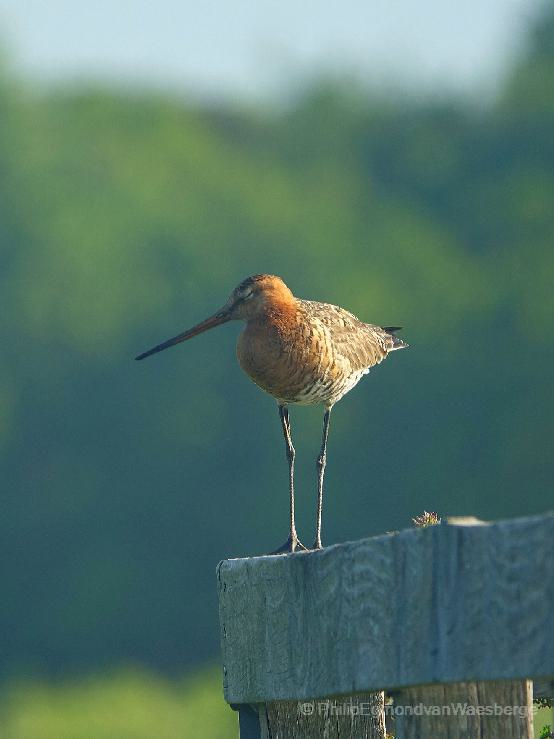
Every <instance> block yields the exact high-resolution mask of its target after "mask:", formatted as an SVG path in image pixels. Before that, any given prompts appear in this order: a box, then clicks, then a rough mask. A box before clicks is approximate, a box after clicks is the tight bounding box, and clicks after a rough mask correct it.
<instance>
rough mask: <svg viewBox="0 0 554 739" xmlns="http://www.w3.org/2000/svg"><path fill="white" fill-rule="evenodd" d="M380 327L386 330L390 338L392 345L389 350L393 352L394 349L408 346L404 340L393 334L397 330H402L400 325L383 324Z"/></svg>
mask: <svg viewBox="0 0 554 739" xmlns="http://www.w3.org/2000/svg"><path fill="white" fill-rule="evenodd" d="M382 328H383V331H386V332H387V334H389V336H390V337H391V339H392V346H391V347H390V349H389V351H391V352H394V351H396V349H406V348H407V347H409V346H410V345H409V344H407V343H406V342H405V341H402V339H400V338H399V337H398V336H395V333H396V332H397V331H402V326H383V327H382Z"/></svg>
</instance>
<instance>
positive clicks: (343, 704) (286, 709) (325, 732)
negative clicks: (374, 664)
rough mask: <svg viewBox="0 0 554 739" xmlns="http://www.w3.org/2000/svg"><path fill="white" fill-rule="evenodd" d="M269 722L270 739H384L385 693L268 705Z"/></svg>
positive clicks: (279, 702) (280, 702)
mask: <svg viewBox="0 0 554 739" xmlns="http://www.w3.org/2000/svg"><path fill="white" fill-rule="evenodd" d="M266 719H267V726H268V737H271V739H322V737H328V739H385V713H384V695H383V693H382V692H378V693H367V694H356V695H353V696H348V698H342V699H340V698H339V699H319V700H314V701H306V702H298V701H277V702H273V703H268V704H267V705H266ZM241 739H242V735H241Z"/></svg>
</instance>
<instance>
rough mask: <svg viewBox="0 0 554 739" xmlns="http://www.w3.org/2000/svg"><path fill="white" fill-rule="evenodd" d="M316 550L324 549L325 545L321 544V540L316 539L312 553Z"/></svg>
mask: <svg viewBox="0 0 554 739" xmlns="http://www.w3.org/2000/svg"><path fill="white" fill-rule="evenodd" d="M315 549H323V544H322V543H321V539H316V540H315V541H314V543H313V546H312V549H311V551H314V550H315Z"/></svg>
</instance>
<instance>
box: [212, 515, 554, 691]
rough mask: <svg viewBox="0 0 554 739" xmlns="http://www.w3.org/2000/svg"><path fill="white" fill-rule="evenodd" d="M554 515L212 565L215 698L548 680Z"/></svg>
mask: <svg viewBox="0 0 554 739" xmlns="http://www.w3.org/2000/svg"><path fill="white" fill-rule="evenodd" d="M553 542H554V514H553V513H550V514H545V515H543V516H536V517H531V518H524V519H515V520H510V521H500V522H496V523H491V524H486V525H474V522H470V525H459V524H456V523H450V524H441V525H438V526H431V527H429V528H425V529H410V530H406V531H402V532H400V533H398V534H394V535H386V536H379V537H375V538H371V539H364V540H361V541H357V542H350V543H346V544H341V545H337V546H333V547H329V548H327V549H324V550H322V551H319V552H310V553H308V554H306V553H299V554H294V555H288V556H278V557H257V558H250V559H236V560H226V561H224V562H222V563H220V565H219V568H218V581H219V602H220V622H221V642H222V650H223V665H224V689H225V697H226V699H227V701H228V702H231V703H263V702H267V701H272V700H287V699H289V700H290V699H293V700H309V699H311V698H318V697H323V696H331V695H340V694H351V693H354V692H369V691H377V690H380V689H392V688H399V687H404V686H411V685H422V684H432V683H437V682H440V683H446V682H462V681H477V680H512V679H524V678H535V677H536V678H552V677H553V676H554V640H553V639H552V634H553V633H554V607H553V603H554V546H553Z"/></svg>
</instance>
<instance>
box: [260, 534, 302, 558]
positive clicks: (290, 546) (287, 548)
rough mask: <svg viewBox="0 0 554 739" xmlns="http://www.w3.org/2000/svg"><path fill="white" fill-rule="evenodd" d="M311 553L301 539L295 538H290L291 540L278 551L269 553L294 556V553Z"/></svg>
mask: <svg viewBox="0 0 554 739" xmlns="http://www.w3.org/2000/svg"><path fill="white" fill-rule="evenodd" d="M307 551H309V550H308V549H307V548H306V547H305V546H304V544H302V542H301V541H300V539H299V538H298V537H297V536H295V537H292V536H289V538H288V539H287V540H286V542H285V543H284V544H283V546H281V547H279V549H276V550H275V551H274V552H269V554H270V555H273V554H292V553H293V552H307Z"/></svg>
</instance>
